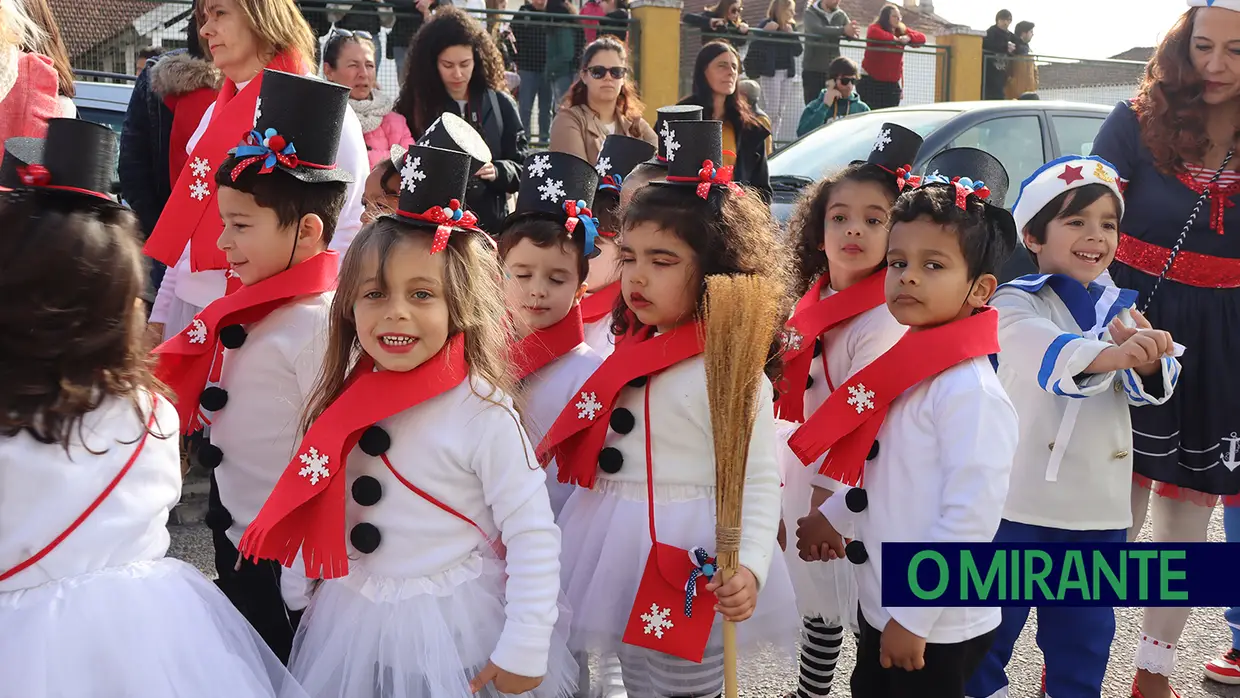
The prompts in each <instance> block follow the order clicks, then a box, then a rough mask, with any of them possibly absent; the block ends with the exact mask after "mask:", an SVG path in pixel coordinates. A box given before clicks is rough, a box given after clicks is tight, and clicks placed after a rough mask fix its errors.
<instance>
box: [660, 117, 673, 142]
mask: <svg viewBox="0 0 1240 698" xmlns="http://www.w3.org/2000/svg"><path fill="white" fill-rule="evenodd" d="M668 123H669V122H667V121H664V122H663V125H662V126H660V127H659V135H660V136H663V140H665V141H666V140H667V137H668V136H669V135H671V129H670V128H669V127H668Z"/></svg>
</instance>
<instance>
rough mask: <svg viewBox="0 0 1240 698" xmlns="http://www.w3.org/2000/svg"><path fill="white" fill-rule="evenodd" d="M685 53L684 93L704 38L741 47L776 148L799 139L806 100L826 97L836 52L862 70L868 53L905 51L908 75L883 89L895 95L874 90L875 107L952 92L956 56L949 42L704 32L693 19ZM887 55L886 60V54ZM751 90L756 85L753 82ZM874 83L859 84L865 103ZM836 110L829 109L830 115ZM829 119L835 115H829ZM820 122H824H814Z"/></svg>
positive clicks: (684, 34)
mask: <svg viewBox="0 0 1240 698" xmlns="http://www.w3.org/2000/svg"><path fill="white" fill-rule="evenodd" d="M680 35H681V52H680V92H681V94H682V95H687V94H689V93H691V92H692V91H693V67H694V63H695V61H696V60H697V55H698V52H699V51H700V50H701V47H702V45H703V43H705V42H709V41H712V40H716V39H721V40H724V41H727V42H729V43H731V44H732V45H733V46H736V48H737V51H738V52H739V53H740V54H741V62H742V66H741V73H742V76H741V77H742V79H748V80H752V81H754V82H756V83H757V86H758V89H757V92H758V93H759V95H760V97H759V100H758V106H759V107H760V108H761V110H762V111H763V112H764V113H765V114H766V116H767V118H769V119H770V121H771V129H772V139H773V141H774V144H775V146H776V147H779V146H782V145H785V144H787V143H790V142H792V141H794V140H796V138H797V130H798V124H799V122H800V120H801V115H802V112H804V111H805V107H806V105H807V104H809V103H811V102H814V101H817V100H820V99H823V96H822V90H823V89H825V87H826V80H827V68H828V65H829V64H830V62H831V60H832V59H833V58H834V57H835V56H840V55H842V56H845V57H847V58H849V59H851V60H852V61H853V62H854V63H855V64H856V66H857V68H856V70H857V73H856V74H857V75H861V70H860V66H861V64H862V62H863V60H864V59H865V56H866V53H867V52H869V53H870V54H871V59H872V60H873V59H877V60H878V61H879V62H891V60H893V59H894V57H895V54H896V53H902V58H903V76H902V80H901V85H900V88H896V87H895V86H894V85H893V86H890V87H887V88H884V86H878V87H877V89H878V90H883V89H887V90H897V91H896V92H895V93H894V99H891V97H892V95H891V94H883V95H878V94H873V92H871V94H872V97H871V99H872V100H873V101H874V104H872V105H869V106H871V107H880V106H882V105H883V102H882V101H880V98H881V97H887V98H889V101H891V102H892V104H891V105H890V106H894V105H895V104H896V103H898V104H900V105H905V104H928V103H932V102H935V101H938V99H939V97H940V95H941V94H946V92H947V83H946V81H947V76H948V73H949V71H948V70H947V68H946V66H947V65H948V61H950V59H951V55H950V50H949V49H948V47H945V46H936V45H931V44H927V45H925V46H919V47H906V46H904V45H902V44H890V45H888V44H884V43H881V42H874V41H871V42H868V44H867V42H866V41H856V40H850V39H844V40H843V41H840V42H838V43H837V42H831V41H827V40H826V39H825V38H824V37H822V36H818V35H814V34H799V33H794V32H779V31H775V32H768V31H762V30H758V29H753V30H750V31H748V32H746V33H744V34H740V33H737V32H729V33H723V34H721V33H716V32H704V31H701V30H699V29H697V28H696V27H693V26H691V25H688V24H682V25H681V32H680ZM884 58H885V59H887V60H886V61H884V60H883V59H884ZM788 64H791V66H792V73H793V74H792V76H791V77H789V76H788V70H787V67H786V66H787V65H788ZM749 89H750V90H752V86H750V87H749ZM875 89H876V88H875V86H874V85H873V83H872V82H869V81H866V82H862V83H860V84H857V85H856V94H857V95H858V97H859V99H860V100H861V101H863V102H865V101H866V100H867V91H873V90H875ZM832 107H833V109H834V110H835V112H838V113H844V114H846V113H847V109H842V108H841V107H839V106H836V105H834V104H832ZM829 113H831V112H828V114H829ZM827 118H830V117H829V116H828V117H827ZM814 125H815V126H818V125H821V123H818V124H814Z"/></svg>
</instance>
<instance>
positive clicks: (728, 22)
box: [681, 0, 749, 49]
mask: <svg viewBox="0 0 1240 698" xmlns="http://www.w3.org/2000/svg"><path fill="white" fill-rule="evenodd" d="M742 12H743V8H742V7H741V0H719V2H717V3H715V4H714V5H712V6H710V7H707V8H706V9H705V10H703V11H702V12H701V13H699V14H686V15H684V16H683V17H682V18H681V19H683V20H684V23H685V24H688V25H689V26H691V27H697V28H698V29H701V30H702V31H703V32H710V33H712V34H726V35H727V36H726V37H725V38H724V39H723V40H724V41H727V42H728V43H729V44H732V45H733V46H735V47H736V48H737V49H740V48H741V47H742V46H744V45H745V41H746V39H745V38H744V37H745V35H746V34H748V33H749V25H748V24H746V23H745V20H743V19H741V13H742ZM702 40H703V41H706V39H705V38H703V39H702Z"/></svg>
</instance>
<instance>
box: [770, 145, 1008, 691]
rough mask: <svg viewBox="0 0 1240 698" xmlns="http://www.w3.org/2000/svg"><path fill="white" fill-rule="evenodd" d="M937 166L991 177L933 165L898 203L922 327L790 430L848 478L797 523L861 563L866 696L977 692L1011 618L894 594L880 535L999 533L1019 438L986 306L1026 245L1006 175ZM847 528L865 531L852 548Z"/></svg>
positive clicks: (809, 457)
mask: <svg viewBox="0 0 1240 698" xmlns="http://www.w3.org/2000/svg"><path fill="white" fill-rule="evenodd" d="M926 168H927V169H928V170H929V171H931V172H937V171H944V172H964V171H967V172H972V173H974V177H977V175H978V174H981V175H983V176H982V177H977V179H979V180H981V179H984V180H985V184H983V183H982V182H981V181H975V180H974V179H970V178H967V177H961V178H957V179H947V178H945V177H941V176H933V177H930V178H928V179H929V182H928V183H925V184H923V185H922V186H921V187H919V188H918V189H915V190H913V191H910V192H907V193H905V194H903V195H901V197H900V198H899V199H898V200H897V201H896V204H895V207H894V208H893V209H892V213H891V217H892V220H893V221H894V222H893V224H892V226H891V234H890V238H889V241H888V249H887V275H886V282H885V294H886V299H887V307H888V308H889V309H890V310H891V314H892V315H894V316H895V318H896V320H898V321H899V322H900V323H901V324H903V325H906V326H908V327H909V332H908V333H907V334H906V335H905V336H904V337H903V338H902V339H900V341H899V342H897V343H896V345H895V346H894V347H892V348H891V349H890V350H888V351H887V352H886V353H884V354H883V355H882V356H880V357H879V358H878V359H876V360H875V361H874V362H873V363H871V364H870V365H869V366H867V367H865V368H863V369H861V371H860V372H858V373H857V374H856V375H854V376H852V377H851V378H849V379H848V380H847V381H846V382H844V383H843V384H842V385H840V386H839V388H838V389H837V390H836V391H835V392H833V393H832V394H831V396H830V397H829V398H827V401H826V402H825V403H824V404H823V405H822V407H820V408H819V412H820V413H825V414H827V415H829V416H830V420H829V421H827V422H826V426H825V427H824V429H822V430H821V431H818V432H809V433H798V434H797V435H796V436H794V437H793V438H792V439H791V440H790V441H789V445H790V446H791V447H792V449H793V451H794V452H796V453H797V455H798V456H799V457H800V458H801V460H802V461H803V462H812V461H813V460H814V459H816V458H817V457H818V456H819V455H821V454H822V453H824V452H826V450H827V449H830V453H829V455H828V456H827V459H826V463H825V466H824V468H823V470H822V472H823V474H825V475H827V476H829V477H831V478H833V479H835V480H837V481H839V482H841V483H843V484H844V485H847V486H850V487H845V488H844V489H843V490H842V491H840V492H836V493H835V494H834V495H832V496H831V497H830V498H828V499H827V500H826V502H824V503H823V505H822V506H821V507H820V509H819V510H818V511H816V512H813V513H811V514H810V515H809V516H808V517H806V518H804V519H802V520H801V521H800V522H799V527H798V547H799V549H800V551H801V554H802V555H803V556H805V557H806V558H808V559H813V557H814V549H815V546H820V545H822V544H824V543H825V544H827V545H828V546H829V547H830V550H831V554H834V555H838V556H841V557H847V558H848V561H849V562H851V563H852V564H853V565H854V570H855V571H856V575H857V582H858V591H859V595H860V600H861V604H860V605H861V611H860V617H859V618H858V621H859V622H858V624H859V625H860V630H861V639H860V643H859V646H858V650H857V666H856V668H855V669H854V670H853V675H852V681H851V687H852V695H853V696H855V697H856V698H964V695H965V693H964V687H965V682H966V681H967V680H968V679H969V677H970V675H971V674H972V673H973V671H974V670H975V669H976V668H977V666H978V665H979V664H980V663H981V661H982V659H983V657H985V655H986V652H987V650H988V649H989V647H990V644H991V642H992V641H993V639H994V635H995V628H997V627H998V625H999V620H1000V609H998V608H930V607H926V608H891V607H884V606H883V604H882V582H881V580H882V565H883V554H882V544H883V542H885V541H930V542H937V543H943V542H989V541H990V540H991V539H992V538H993V537H994V534H995V531H996V530H997V529H998V527H999V518H1000V516H1001V515H1002V512H1003V503H1004V499H1005V497H1006V496H1007V485H1008V475H1009V473H1010V472H1011V468H1012V460H1013V458H1014V456H1015V453H1016V443H1017V438H1018V428H1017V418H1016V410H1015V408H1014V407H1013V406H1012V403H1011V401H1010V400H1008V397H1007V394H1006V393H1005V392H1004V391H1003V386H1002V385H1001V384H1000V383H999V379H998V377H997V376H996V375H995V371H994V368H993V367H992V366H991V364H990V360H989V356H990V355H991V354H995V353H997V352H998V351H999V330H998V327H999V323H998V311H996V310H994V309H993V308H988V307H986V302H987V301H988V299H989V298H990V295H991V294H992V293H993V292H994V290H995V286H996V284H997V280H996V278H995V272H996V271H997V270H998V269H999V267H1000V265H1001V264H1002V263H1003V261H1004V260H1006V259H1007V257H1008V255H1009V254H1011V252H1012V249H1013V247H1014V246H1015V244H1016V225H1015V223H1014V222H1013V220H1012V215H1011V214H1010V213H1008V212H1007V211H1006V210H1005V209H1003V208H1002V203H1003V196H1004V194H1005V193H1006V190H1007V176H1006V173H1005V172H1004V170H1003V166H1002V165H1001V164H1000V163H999V162H998V161H997V160H995V159H994V158H993V157H991V156H989V155H987V154H986V153H983V152H981V151H979V150H975V149H971V148H969V149H953V150H947V151H944V152H943V153H940V154H939V155H938V156H937V157H936V158H935V159H934V160H932V161H931V162H930V163H929V164H928V165H927V166H926ZM863 475H864V482H863ZM862 485H864V489H863V488H862ZM841 534H844V535H848V536H851V537H853V538H854V540H852V541H851V542H849V543H848V545H847V546H845V545H844V541H843V539H842V538H841Z"/></svg>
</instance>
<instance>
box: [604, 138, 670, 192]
mask: <svg viewBox="0 0 1240 698" xmlns="http://www.w3.org/2000/svg"><path fill="white" fill-rule="evenodd" d="M654 154H655V147H654V146H653V145H650V144H649V143H647V142H646V141H643V140H641V139H640V138H630V137H629V136H622V135H619V134H615V133H613V134H612V135H610V136H608V137H607V139H606V140H604V141H603V149H602V150H600V151H599V154H598V162H596V163H595V164H594V171H595V172H598V176H599V187H600V188H607V189H612V190H615V191H620V186H621V184H622V183H623V181H624V178H625V177H628V176H629V173H630V172H632V171H633V168H634V167H637V166H638V165H639V164H641V163H643V162H645V161H647V160H649V159H650V157H651V156H652V155H654Z"/></svg>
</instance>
